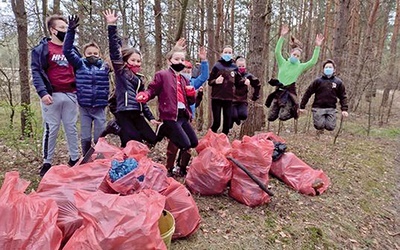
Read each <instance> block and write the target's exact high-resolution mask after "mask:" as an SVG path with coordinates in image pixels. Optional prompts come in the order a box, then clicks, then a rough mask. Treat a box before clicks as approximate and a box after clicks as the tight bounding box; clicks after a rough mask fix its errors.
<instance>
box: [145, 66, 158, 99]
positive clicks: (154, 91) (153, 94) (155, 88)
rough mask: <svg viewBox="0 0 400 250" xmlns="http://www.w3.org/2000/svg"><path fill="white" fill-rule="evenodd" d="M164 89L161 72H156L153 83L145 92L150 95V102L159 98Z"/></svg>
mask: <svg viewBox="0 0 400 250" xmlns="http://www.w3.org/2000/svg"><path fill="white" fill-rule="evenodd" d="M161 89H162V76H161V73H160V72H156V74H155V75H154V78H153V81H152V82H151V83H150V84H149V86H148V87H147V90H146V91H145V92H146V93H147V94H148V95H149V100H151V99H153V98H154V97H156V96H158V95H159V94H160V92H161Z"/></svg>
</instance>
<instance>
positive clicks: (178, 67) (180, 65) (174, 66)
mask: <svg viewBox="0 0 400 250" xmlns="http://www.w3.org/2000/svg"><path fill="white" fill-rule="evenodd" d="M171 68H172V69H173V70H175V71H176V72H181V71H182V70H183V69H184V68H185V65H183V63H172V64H171Z"/></svg>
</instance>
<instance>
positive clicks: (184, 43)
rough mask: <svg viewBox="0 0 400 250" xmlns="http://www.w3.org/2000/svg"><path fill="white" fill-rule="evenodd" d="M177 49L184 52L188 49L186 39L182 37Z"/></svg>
mask: <svg viewBox="0 0 400 250" xmlns="http://www.w3.org/2000/svg"><path fill="white" fill-rule="evenodd" d="M175 48H178V49H183V50H184V49H186V39H185V38H183V37H182V38H180V39H179V40H178V41H176V43H175Z"/></svg>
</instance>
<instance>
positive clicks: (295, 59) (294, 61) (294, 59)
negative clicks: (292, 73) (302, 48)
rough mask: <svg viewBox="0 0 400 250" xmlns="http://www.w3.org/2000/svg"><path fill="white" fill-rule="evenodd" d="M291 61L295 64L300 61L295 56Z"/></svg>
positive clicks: (291, 57)
mask: <svg viewBox="0 0 400 250" xmlns="http://www.w3.org/2000/svg"><path fill="white" fill-rule="evenodd" d="M289 61H290V62H291V63H293V64H294V63H297V62H298V61H299V58H297V57H295V56H290V58H289Z"/></svg>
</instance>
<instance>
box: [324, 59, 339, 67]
mask: <svg viewBox="0 0 400 250" xmlns="http://www.w3.org/2000/svg"><path fill="white" fill-rule="evenodd" d="M328 63H331V64H332V65H333V68H334V69H336V64H335V61H333V60H332V59H328V60H326V61H325V62H324V63H323V64H322V68H325V65H327V64H328Z"/></svg>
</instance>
